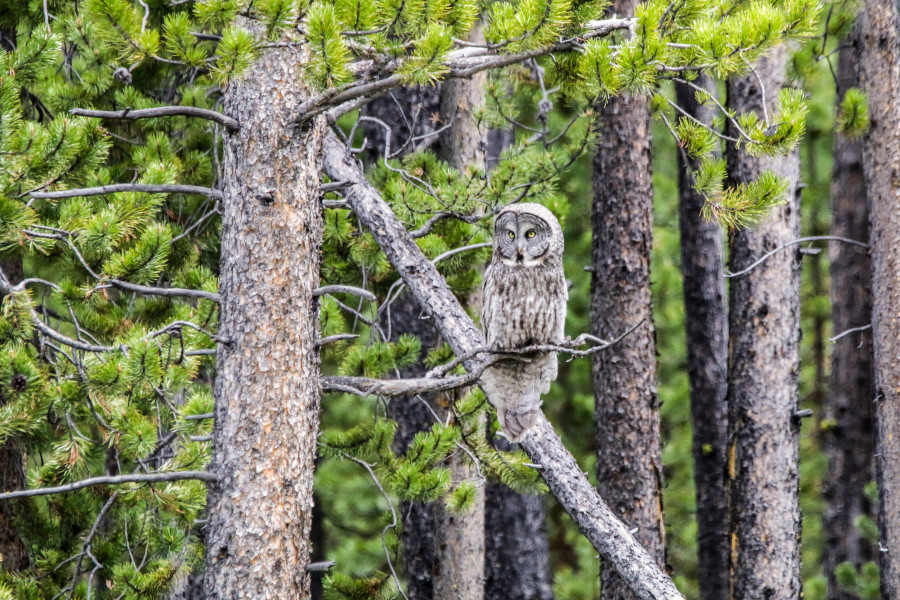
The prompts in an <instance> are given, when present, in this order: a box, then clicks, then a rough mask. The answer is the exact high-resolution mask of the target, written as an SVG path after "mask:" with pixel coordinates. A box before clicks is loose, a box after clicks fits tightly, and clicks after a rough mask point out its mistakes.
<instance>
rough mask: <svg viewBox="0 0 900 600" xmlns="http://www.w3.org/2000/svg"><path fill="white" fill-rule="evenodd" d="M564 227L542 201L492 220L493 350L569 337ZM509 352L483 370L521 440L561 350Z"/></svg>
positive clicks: (507, 430) (485, 321)
mask: <svg viewBox="0 0 900 600" xmlns="http://www.w3.org/2000/svg"><path fill="white" fill-rule="evenodd" d="M562 254H563V233H562V228H561V227H560V226H559V221H557V220H556V217H554V216H553V213H551V212H550V211H549V210H547V209H546V208H544V207H543V206H541V205H540V204H532V203H523V204H513V205H511V206H509V207H507V208H505V209H503V211H501V212H500V214H499V215H497V218H496V219H495V221H494V254H493V256H492V257H491V263H490V265H488V268H487V271H486V272H485V274H484V287H483V306H482V310H481V327H482V329H483V330H484V337H485V341H486V342H487V345H488V347H489V348H491V349H492V350H510V349H517V348H523V347H525V346H532V345H535V344H559V343H560V342H562V341H563V335H564V333H563V328H564V326H565V320H566V302H567V301H568V299H569V292H568V289H567V287H566V279H565V276H564V274H563V262H562ZM522 358H525V359H527V361H522V360H516V359H514V358H510V359H503V360H502V361H500V362H498V363H495V364H494V365H492V366H491V367H489V368H488V369H486V370H485V371H484V373H482V375H481V388H482V389H483V390H484V393H485V394H486V395H487V397H488V400H490V402H491V404H493V405H494V406H495V407H496V408H497V416H498V417H499V419H500V427H501V428H502V429H503V432H504V434H505V435H506V437H507V438H509V439H510V440H511V441H514V442H515V441H518V440H519V439H521V438H522V436H523V435H524V434H525V432H527V431H528V430H529V429H530V428H531V427H532V426H533V425H534V424H535V422H536V420H537V416H538V413H539V411H540V406H541V394H545V393H547V392H548V391H550V382H551V381H553V380H554V379H556V353H555V352H542V353H536V354H534V355H530V356H524V357H522Z"/></svg>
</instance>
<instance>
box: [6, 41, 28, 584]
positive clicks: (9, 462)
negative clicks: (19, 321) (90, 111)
mask: <svg viewBox="0 0 900 600" xmlns="http://www.w3.org/2000/svg"><path fill="white" fill-rule="evenodd" d="M3 33H4V32H2V31H0V35H2V34H3ZM0 271H2V272H3V274H4V275H5V276H6V279H7V280H8V281H9V283H11V284H13V285H15V284H17V283H19V282H20V281H22V279H24V274H23V271H22V260H21V259H20V258H5V259H2V260H0ZM2 304H3V296H2V294H0V305H2ZM3 402H4V399H3V398H2V395H0V406H2V405H3ZM24 488H25V465H24V463H23V457H22V451H21V449H20V448H19V444H18V443H17V442H16V440H14V439H8V440H6V441H3V442H0V490H3V491H13V490H19V489H24ZM20 506H21V505H20V501H16V500H13V501H6V502H0V570H5V571H8V572H12V573H15V572H16V571H21V570H22V569H24V568H25V567H27V566H28V552H27V551H26V549H25V544H24V543H22V538H21V537H19V533H18V531H17V529H16V526H15V522H16V516H17V513H18V510H19V508H20Z"/></svg>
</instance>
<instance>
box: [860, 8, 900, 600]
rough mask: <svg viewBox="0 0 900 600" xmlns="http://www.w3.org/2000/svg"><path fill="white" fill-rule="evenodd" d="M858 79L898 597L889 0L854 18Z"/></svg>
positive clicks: (879, 408)
mask: <svg viewBox="0 0 900 600" xmlns="http://www.w3.org/2000/svg"><path fill="white" fill-rule="evenodd" d="M858 27H859V28H860V33H861V36H862V40H861V48H860V57H859V64H860V67H861V68H860V83H861V84H862V88H863V90H865V92H866V94H867V96H868V100H869V115H870V119H871V129H870V130H869V133H868V134H867V135H866V138H865V141H864V144H863V172H864V173H865V181H866V195H867V196H868V199H869V219H870V230H869V232H870V238H869V239H870V240H871V244H872V250H871V251H872V336H873V340H874V346H875V386H876V387H875V397H876V423H877V430H878V442H877V443H878V451H877V453H876V457H877V460H876V465H877V476H878V494H879V511H878V518H879V525H880V528H881V540H880V542H881V546H882V548H883V551H882V552H880V553H879V554H880V556H881V593H882V595H883V596H884V597H885V598H900V367H898V365H900V359H898V356H900V162H898V160H897V157H898V156H900V18H898V14H897V6H896V4H895V3H894V2H893V1H892V0H867V1H866V2H865V4H864V8H863V12H862V13H861V15H860V17H859V24H858Z"/></svg>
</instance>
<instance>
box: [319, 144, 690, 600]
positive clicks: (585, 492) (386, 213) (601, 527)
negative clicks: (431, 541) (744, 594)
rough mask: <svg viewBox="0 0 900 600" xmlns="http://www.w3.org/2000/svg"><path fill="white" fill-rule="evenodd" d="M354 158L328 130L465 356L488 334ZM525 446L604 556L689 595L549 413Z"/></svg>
mask: <svg viewBox="0 0 900 600" xmlns="http://www.w3.org/2000/svg"><path fill="white" fill-rule="evenodd" d="M346 157H347V150H346V147H345V146H344V145H343V144H342V143H341V142H340V141H339V140H338V139H337V137H336V136H335V135H334V134H333V133H329V134H328V135H326V136H325V139H324V142H323V166H324V168H325V172H326V173H327V174H328V176H329V177H331V178H332V179H334V180H336V181H337V180H340V181H352V182H353V185H352V186H350V187H349V188H348V190H347V193H346V198H347V201H348V202H349V203H350V206H351V207H352V208H353V211H354V212H355V213H356V215H357V217H358V218H359V220H360V222H361V223H362V224H363V225H365V226H366V227H367V228H368V229H369V231H370V232H371V233H372V235H373V236H374V237H375V240H376V241H377V242H378V244H379V246H381V248H382V250H384V253H385V255H386V256H387V258H388V260H389V261H390V262H391V264H392V265H393V266H394V268H395V269H396V270H397V272H398V273H399V274H400V276H401V277H402V278H403V280H404V282H405V283H406V285H407V286H408V287H409V289H410V290H411V291H412V293H413V294H414V295H415V296H416V298H417V299H418V300H419V302H420V304H421V305H422V306H423V307H424V308H425V310H426V311H427V312H428V313H429V314H430V315H431V317H432V319H434V322H435V325H436V326H437V328H438V329H439V331H440V332H441V335H442V337H443V338H444V340H446V342H447V343H448V344H450V346H451V347H452V348H453V351H454V352H455V353H456V354H457V355H463V354H466V353H468V352H471V351H472V350H474V349H475V348H478V347H480V346H482V345H483V340H482V337H481V333H480V332H479V331H478V328H477V327H476V326H475V324H474V323H473V322H472V319H471V318H469V316H468V315H467V314H466V312H465V311H464V310H463V308H462V306H461V305H460V304H459V302H458V301H457V300H456V298H455V297H454V296H453V293H452V292H451V291H450V288H449V286H448V285H447V282H446V281H445V280H444V278H443V277H442V276H441V275H440V274H439V273H438V272H437V269H435V267H434V265H433V264H432V263H431V262H430V261H429V260H428V259H427V258H425V256H424V255H423V254H422V252H421V250H419V248H418V246H416V243H415V242H414V241H413V239H412V237H410V235H409V232H408V231H407V230H406V228H405V227H404V226H403V225H402V224H401V223H400V222H399V221H398V220H397V218H396V217H395V216H394V213H393V211H392V210H391V208H390V207H389V206H388V205H387V203H386V202H385V201H384V200H383V199H382V198H381V195H380V194H379V192H378V191H377V190H376V189H375V188H374V187H372V185H371V184H370V183H369V182H368V181H367V180H366V179H365V176H364V175H363V174H362V172H361V171H360V170H359V168H358V167H357V166H356V165H355V164H353V163H352V162H351V161H348V160H346ZM465 364H466V365H467V367H469V368H474V367H475V366H476V364H475V363H474V362H473V361H472V360H471V359H470V360H469V361H467V362H466V363H465ZM522 445H523V446H524V448H525V450H526V452H527V453H528V454H529V456H531V458H532V460H533V461H535V462H537V463H539V464H540V465H541V468H540V469H539V471H540V474H541V476H542V477H543V478H544V480H545V481H546V482H547V485H548V486H549V487H550V489H551V490H552V491H553V493H554V495H556V497H557V498H558V499H559V501H560V503H561V504H563V506H564V507H565V509H566V512H568V513H569V515H570V516H571V517H572V518H573V519H574V520H575V522H576V523H577V524H578V528H579V529H580V530H581V532H582V533H583V534H584V535H585V536H586V537H587V538H588V539H589V540H590V542H591V544H592V545H593V546H594V548H595V549H596V550H597V551H598V552H599V553H600V554H601V556H602V557H603V558H604V560H608V561H610V562H611V563H612V564H613V565H614V566H615V568H616V570H617V571H618V572H619V574H620V575H621V577H622V579H623V580H625V581H626V582H627V584H628V585H629V586H630V587H631V589H632V590H633V591H634V592H635V593H636V594H637V596H638V597H639V598H642V599H646V600H664V599H665V600H676V599H680V598H683V596H682V595H681V593H679V591H678V590H677V588H676V587H675V584H674V583H673V582H672V580H671V578H669V577H668V576H667V575H666V574H665V573H663V572H662V571H661V570H660V569H659V568H658V567H657V566H656V564H655V562H654V561H653V559H652V558H651V557H650V555H649V554H647V551H646V550H644V549H643V548H642V547H641V546H640V545H639V544H638V543H637V542H636V541H635V540H634V537H632V535H631V534H630V533H629V532H628V530H627V529H626V527H625V525H624V524H622V522H621V521H619V520H618V519H616V518H615V516H614V515H613V514H612V512H611V511H610V510H609V507H608V506H607V505H606V503H605V502H604V501H603V499H602V498H600V496H599V495H598V494H597V491H596V490H595V489H594V487H593V486H592V485H591V484H590V482H589V481H588V480H587V478H586V477H585V475H584V472H583V471H582V470H581V468H580V467H579V466H578V463H577V462H576V461H575V458H574V457H573V456H572V454H571V453H570V452H569V451H568V450H567V449H566V448H565V446H563V444H562V441H561V440H560V439H559V436H557V435H556V433H555V432H554V431H553V427H552V426H551V425H550V423H549V422H548V421H547V419H546V418H544V417H543V416H541V418H540V420H539V421H538V425H537V426H536V427H535V428H534V429H532V430H531V432H530V433H528V434H527V435H526V437H525V439H524V440H523V441H522Z"/></svg>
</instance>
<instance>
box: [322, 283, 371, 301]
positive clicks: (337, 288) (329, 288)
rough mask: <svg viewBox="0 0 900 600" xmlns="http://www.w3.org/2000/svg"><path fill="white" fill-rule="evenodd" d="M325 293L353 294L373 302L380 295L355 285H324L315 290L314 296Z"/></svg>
mask: <svg viewBox="0 0 900 600" xmlns="http://www.w3.org/2000/svg"><path fill="white" fill-rule="evenodd" d="M325 294H329V295H330V294H352V295H354V296H359V297H360V298H365V299H366V300H369V301H371V302H376V301H377V300H378V297H377V296H376V295H375V294H373V293H372V292H370V291H369V290H364V289H362V288H358V287H353V286H352V285H323V286H321V287H318V288H316V289H314V290H313V296H324V295H325Z"/></svg>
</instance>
